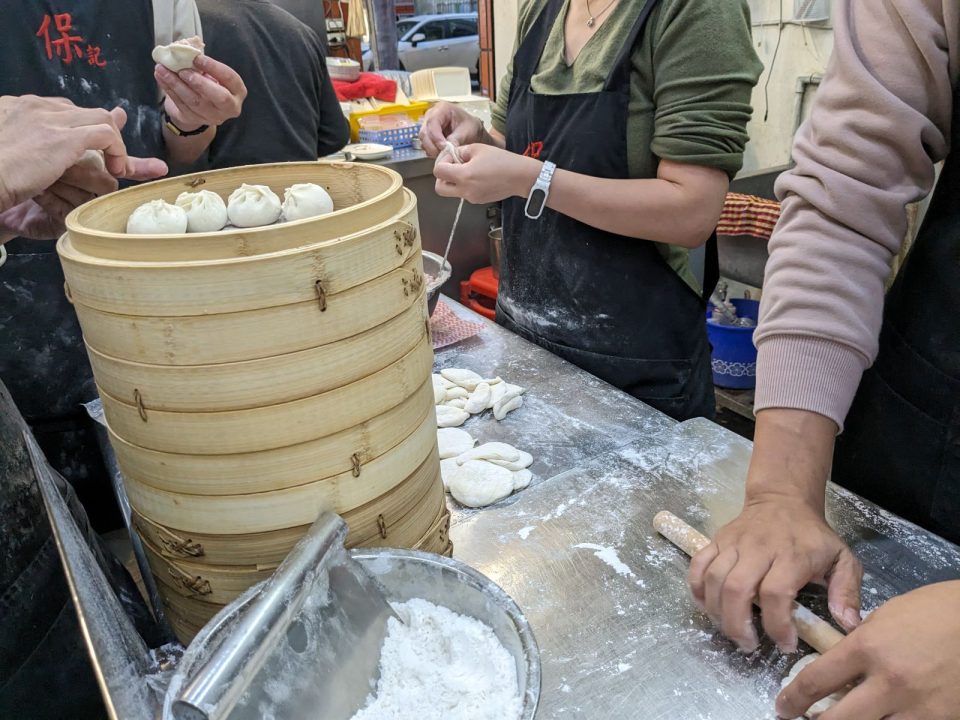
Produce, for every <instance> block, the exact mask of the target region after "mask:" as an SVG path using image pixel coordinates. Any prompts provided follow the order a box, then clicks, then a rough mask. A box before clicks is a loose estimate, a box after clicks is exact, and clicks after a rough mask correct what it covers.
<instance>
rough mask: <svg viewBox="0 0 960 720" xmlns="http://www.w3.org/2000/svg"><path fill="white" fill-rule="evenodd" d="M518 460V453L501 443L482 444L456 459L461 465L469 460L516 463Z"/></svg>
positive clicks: (513, 448)
mask: <svg viewBox="0 0 960 720" xmlns="http://www.w3.org/2000/svg"><path fill="white" fill-rule="evenodd" d="M519 459H520V451H519V450H517V449H516V448H515V447H513V446H512V445H507V444H506V443H502V442H488V443H484V444H483V445H481V446H480V447H478V448H473V449H472V450H470V449H469V448H468V450H467V451H466V452H464V453H463V454H462V455H460V457H458V458H457V462H458V463H460V464H461V465H463V464H465V463H468V462H470V461H471V460H505V461H507V462H516V461H517V460H519Z"/></svg>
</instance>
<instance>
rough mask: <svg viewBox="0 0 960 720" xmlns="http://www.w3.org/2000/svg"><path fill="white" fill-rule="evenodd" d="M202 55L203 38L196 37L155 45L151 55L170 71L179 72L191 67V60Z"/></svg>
mask: <svg viewBox="0 0 960 720" xmlns="http://www.w3.org/2000/svg"><path fill="white" fill-rule="evenodd" d="M201 55H203V40H201V39H200V38H198V37H192V38H186V39H185V40H177V41H176V42H173V43H170V44H169V45H157V46H156V47H155V48H154V49H153V52H152V53H151V57H152V58H153V61H154V62H155V63H159V64H160V65H163V66H164V67H165V68H167V70H170V71H171V72H180V71H181V70H188V69H190V68H192V67H193V61H194V60H196V59H197V58H198V57H200V56H201Z"/></svg>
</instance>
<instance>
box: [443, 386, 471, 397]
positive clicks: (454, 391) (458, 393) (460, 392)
mask: <svg viewBox="0 0 960 720" xmlns="http://www.w3.org/2000/svg"><path fill="white" fill-rule="evenodd" d="M468 397H470V393H469V392H468V391H466V390H464V389H463V388H462V387H460V386H459V385H454V386H453V387H452V388H447V391H446V396H445V399H446V400H466V399H467V398H468Z"/></svg>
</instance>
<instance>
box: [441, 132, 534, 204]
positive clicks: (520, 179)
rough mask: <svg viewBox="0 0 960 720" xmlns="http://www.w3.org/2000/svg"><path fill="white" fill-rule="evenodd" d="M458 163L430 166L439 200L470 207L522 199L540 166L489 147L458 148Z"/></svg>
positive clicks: (448, 160)
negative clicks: (454, 199)
mask: <svg viewBox="0 0 960 720" xmlns="http://www.w3.org/2000/svg"><path fill="white" fill-rule="evenodd" d="M460 160H461V161H462V164H461V163H457V161H456V159H455V158H453V157H450V156H446V157H443V158H442V159H441V160H440V161H439V162H438V163H437V164H436V166H435V167H434V169H433V174H434V175H435V176H436V178H437V183H436V190H437V194H438V195H440V196H441V197H458V198H463V199H464V200H466V201H467V202H469V203H473V204H474V205H483V204H486V203H494V202H499V201H500V200H505V199H507V198H510V197H525V196H526V195H527V194H528V193H529V192H530V189H531V188H532V187H533V185H534V183H535V182H536V181H537V176H538V175H539V174H540V168H541V167H542V163H541V162H540V161H539V160H534V159H533V158H529V157H524V156H523V155H517V154H516V153H512V152H509V151H507V150H501V149H500V148H497V147H493V146H490V145H476V144H475V145H467V146H465V147H461V148H460Z"/></svg>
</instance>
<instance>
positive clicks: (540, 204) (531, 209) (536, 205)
mask: <svg viewBox="0 0 960 720" xmlns="http://www.w3.org/2000/svg"><path fill="white" fill-rule="evenodd" d="M546 203H547V193H545V192H544V191H543V190H541V189H540V188H534V189H533V190H532V191H531V192H530V197H529V198H527V217H528V218H531V219H533V220H536V219H537V218H539V217H540V216H541V215H542V214H543V208H544V206H545V205H546Z"/></svg>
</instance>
